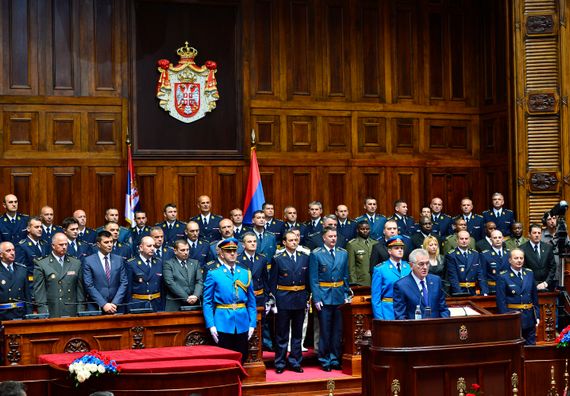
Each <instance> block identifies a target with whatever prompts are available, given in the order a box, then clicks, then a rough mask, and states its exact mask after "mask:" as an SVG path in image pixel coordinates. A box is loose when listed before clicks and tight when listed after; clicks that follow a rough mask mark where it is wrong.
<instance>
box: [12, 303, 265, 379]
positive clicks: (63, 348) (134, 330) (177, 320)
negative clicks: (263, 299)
mask: <svg viewBox="0 0 570 396" xmlns="http://www.w3.org/2000/svg"><path fill="white" fill-rule="evenodd" d="M257 315H258V319H257V329H256V331H255V333H254V334H253V336H252V337H251V340H250V343H249V355H248V358H247V361H246V363H245V364H244V367H245V369H246V370H247V373H248V375H249V377H247V378H246V379H245V381H244V382H260V381H265V364H264V363H263V360H262V355H261V308H260V309H258V313H257ZM3 325H4V329H3V330H4V336H3V347H4V350H3V357H4V364H5V365H23V364H36V363H38V357H39V356H40V355H43V354H49V353H63V352H88V351H89V350H91V349H98V350H101V351H110V350H118V349H143V348H159V347H166V346H182V345H206V344H210V345H214V343H213V341H212V339H211V336H210V334H209V332H208V331H207V329H206V328H205V325H204V317H203V315H202V311H188V312H161V313H152V314H140V315H132V314H129V315H113V316H106V315H105V316H89V317H78V318H61V319H59V318H58V319H55V318H54V319H42V320H12V321H6V322H3Z"/></svg>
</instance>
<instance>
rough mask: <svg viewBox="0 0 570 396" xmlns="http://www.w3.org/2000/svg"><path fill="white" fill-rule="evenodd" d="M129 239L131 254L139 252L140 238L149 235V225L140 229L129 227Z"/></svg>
mask: <svg viewBox="0 0 570 396" xmlns="http://www.w3.org/2000/svg"><path fill="white" fill-rule="evenodd" d="M129 232H130V234H129V239H130V240H131V242H130V243H131V246H132V248H133V255H137V254H139V251H138V249H139V245H140V244H141V239H143V238H144V237H145V236H150V227H149V226H144V227H143V228H142V229H141V228H138V227H131V229H130V230H129Z"/></svg>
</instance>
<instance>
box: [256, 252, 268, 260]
mask: <svg viewBox="0 0 570 396" xmlns="http://www.w3.org/2000/svg"><path fill="white" fill-rule="evenodd" d="M258 257H261V258H267V257H266V256H265V254H264V253H255V259H256V260H257V258H258Z"/></svg>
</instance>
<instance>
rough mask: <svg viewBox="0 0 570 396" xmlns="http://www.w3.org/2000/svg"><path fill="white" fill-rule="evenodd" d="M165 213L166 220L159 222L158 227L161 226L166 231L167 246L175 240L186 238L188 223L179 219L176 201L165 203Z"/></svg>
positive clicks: (165, 242) (165, 241)
mask: <svg viewBox="0 0 570 396" xmlns="http://www.w3.org/2000/svg"><path fill="white" fill-rule="evenodd" d="M163 214H164V221H163V222H162V223H157V224H156V227H161V228H162V231H163V232H164V244H165V245H166V246H172V244H173V243H174V241H176V240H178V239H184V229H185V228H186V224H185V223H183V222H181V221H179V220H178V209H177V208H176V204H174V203H167V204H166V205H164V212H163Z"/></svg>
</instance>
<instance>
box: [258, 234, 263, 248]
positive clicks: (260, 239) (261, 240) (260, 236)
mask: <svg viewBox="0 0 570 396" xmlns="http://www.w3.org/2000/svg"><path fill="white" fill-rule="evenodd" d="M258 237H259V244H260V245H261V243H262V242H263V234H259V235H258Z"/></svg>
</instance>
